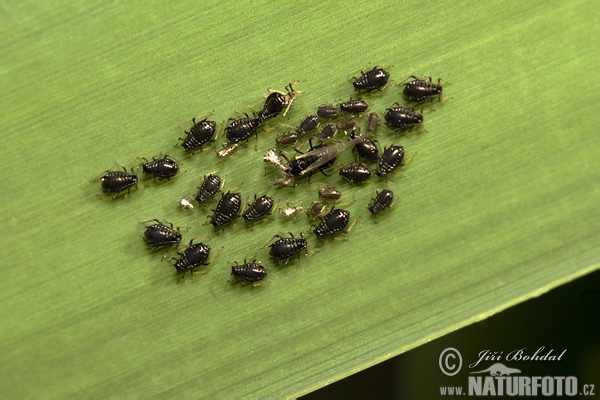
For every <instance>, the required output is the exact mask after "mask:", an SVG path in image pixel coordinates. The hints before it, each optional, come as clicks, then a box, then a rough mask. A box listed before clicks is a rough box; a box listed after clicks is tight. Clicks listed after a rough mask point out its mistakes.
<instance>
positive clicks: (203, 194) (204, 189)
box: [195, 174, 221, 204]
mask: <svg viewBox="0 0 600 400" xmlns="http://www.w3.org/2000/svg"><path fill="white" fill-rule="evenodd" d="M220 187H221V178H220V177H219V176H218V175H212V174H210V175H208V176H205V177H204V181H203V182H202V185H200V187H199V188H198V194H197V195H196V197H195V198H196V201H197V202H198V203H200V204H202V203H204V202H205V201H206V200H208V199H210V198H211V197H213V196H214V195H215V194H216V193H217V192H218V191H219V189H220Z"/></svg>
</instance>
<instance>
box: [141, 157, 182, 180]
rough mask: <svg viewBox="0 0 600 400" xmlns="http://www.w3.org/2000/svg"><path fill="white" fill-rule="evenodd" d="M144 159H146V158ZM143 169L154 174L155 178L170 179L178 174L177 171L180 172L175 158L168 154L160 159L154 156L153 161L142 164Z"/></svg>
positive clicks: (146, 172)
mask: <svg viewBox="0 0 600 400" xmlns="http://www.w3.org/2000/svg"><path fill="white" fill-rule="evenodd" d="M142 159H143V160H146V159H145V158H142ZM146 161H148V160H146ZM142 169H143V171H144V173H145V174H149V175H153V176H154V178H155V179H156V178H166V179H170V178H172V177H174V176H175V175H177V172H179V165H177V162H175V160H172V159H170V158H169V156H168V155H165V156H164V157H163V158H158V159H157V158H154V157H152V161H149V162H146V163H144V164H143V165H142Z"/></svg>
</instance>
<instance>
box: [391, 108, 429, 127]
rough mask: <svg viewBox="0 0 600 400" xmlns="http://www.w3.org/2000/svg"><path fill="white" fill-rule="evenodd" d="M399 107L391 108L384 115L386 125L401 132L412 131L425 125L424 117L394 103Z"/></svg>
mask: <svg viewBox="0 0 600 400" xmlns="http://www.w3.org/2000/svg"><path fill="white" fill-rule="evenodd" d="M394 105H397V107H390V108H388V109H387V111H386V113H385V114H384V116H383V117H384V118H385V124H386V125H389V126H391V127H394V128H398V129H400V130H405V129H412V128H414V127H415V126H419V125H421V124H422V123H423V116H422V115H421V114H417V113H416V112H414V111H413V110H409V109H408V108H404V107H401V106H400V105H399V104H398V103H394Z"/></svg>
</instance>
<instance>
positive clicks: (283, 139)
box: [275, 132, 298, 146]
mask: <svg viewBox="0 0 600 400" xmlns="http://www.w3.org/2000/svg"><path fill="white" fill-rule="evenodd" d="M297 141H298V134H297V133H294V132H292V133H286V134H285V135H280V136H277V137H276V138H275V144H276V145H277V146H285V145H290V144H294V143H296V142H297Z"/></svg>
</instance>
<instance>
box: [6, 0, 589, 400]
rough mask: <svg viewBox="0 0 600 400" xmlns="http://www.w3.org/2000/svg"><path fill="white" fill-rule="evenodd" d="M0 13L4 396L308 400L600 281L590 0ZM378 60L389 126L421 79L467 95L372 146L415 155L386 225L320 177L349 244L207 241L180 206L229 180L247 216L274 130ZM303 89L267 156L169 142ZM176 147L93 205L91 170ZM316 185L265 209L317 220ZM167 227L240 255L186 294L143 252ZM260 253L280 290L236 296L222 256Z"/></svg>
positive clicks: (232, 230)
mask: <svg viewBox="0 0 600 400" xmlns="http://www.w3.org/2000/svg"><path fill="white" fill-rule="evenodd" d="M0 13H1V19H0V26H1V28H0V33H1V37H2V45H1V47H0V49H1V50H0V59H1V60H2V71H1V72H2V73H1V74H0V79H1V80H2V81H1V83H2V88H3V96H2V100H1V104H0V110H1V112H2V118H1V122H0V123H1V124H2V125H1V132H3V139H4V142H5V160H6V163H5V166H4V168H2V184H3V190H2V192H1V194H0V196H2V201H1V203H0V207H1V209H0V211H2V212H3V214H5V215H4V222H3V223H2V224H1V225H0V226H1V229H2V237H3V246H2V247H1V250H0V256H1V257H2V258H1V259H3V260H5V262H4V265H3V271H2V273H3V278H4V279H3V280H2V283H1V284H0V285H2V287H1V290H0V293H1V296H2V308H1V310H0V321H1V322H2V331H1V335H2V336H1V337H0V339H1V340H0V354H1V356H0V361H1V362H0V374H1V375H2V376H3V379H2V383H1V384H0V393H1V394H2V395H3V397H5V398H19V397H69V396H71V397H76V396H77V397H82V396H83V397H105V396H107V395H112V396H118V397H147V396H151V395H158V396H161V397H175V396H189V397H211V398H215V397H216V398H232V397H242V396H246V397H264V396H276V397H282V396H296V395H299V394H301V393H306V392H309V391H311V390H314V389H316V388H318V387H321V386H323V385H326V384H328V383H330V382H333V381H335V380H338V379H340V378H342V377H344V376H347V375H349V374H351V373H353V372H356V371H359V370H362V369H364V368H365V367H367V366H369V365H373V364H375V363H377V362H380V361H382V360H384V359H387V358H389V357H392V356H394V355H396V354H399V353H402V352H404V351H406V350H408V349H410V348H413V347H416V346H418V345H420V344H422V343H425V342H427V341H429V340H431V339H433V338H436V337H439V336H441V335H443V334H445V333H448V332H451V331H453V330H455V329H457V328H459V327H462V326H465V325H467V324H469V323H471V322H474V321H477V320H480V319H483V318H485V317H486V316H489V315H491V314H493V313H495V312H497V311H499V310H502V309H504V308H506V307H509V306H511V305H513V304H516V303H518V302H520V301H522V300H524V299H527V298H530V297H532V296H536V295H539V294H541V293H543V292H545V291H546V290H548V289H549V288H552V287H555V286H557V285H560V284H562V283H564V282H567V281H570V280H572V279H574V278H575V277H578V276H581V275H584V274H586V273H588V272H590V271H593V270H595V269H598V266H599V265H600V264H599V262H600V260H599V258H600V256H599V251H598V243H599V242H600V240H599V239H600V230H599V226H600V225H599V224H598V222H599V216H600V209H599V208H598V204H599V200H600V190H599V189H600V184H599V182H600V180H599V178H600V167H599V166H598V163H597V159H598V156H599V155H600V146H599V144H600V143H599V140H598V138H597V129H594V127H597V125H598V117H597V115H598V113H597V105H598V100H599V99H598V97H599V95H598V90H597V88H598V84H597V82H598V72H597V71H598V68H597V60H598V55H599V51H598V44H597V41H596V40H594V39H595V38H596V37H597V36H598V33H599V32H598V24H597V21H598V13H599V12H598V7H597V5H596V3H595V2H593V1H579V2H548V1H539V2H535V1H531V2H520V1H503V2H485V3H478V2H456V1H453V2H443V1H440V2H436V3H431V4H426V5H425V4H422V3H418V2H403V3H397V2H390V3H385V2H373V1H369V2H354V3H352V4H351V5H350V4H349V3H346V2H306V3H295V4H286V5H280V4H278V3H277V4H276V3H273V2H244V1H243V2H235V3H221V2H203V3H191V2H187V3H178V4H166V3H159V2H156V3H137V4H135V3H116V4H108V3H91V2H85V3H83V2H81V3H77V2H52V3H36V2H33V3H30V2H5V3H4V4H3V7H2V10H1V11H0ZM369 62H370V63H372V65H390V66H393V68H391V69H390V72H391V74H392V79H393V82H392V85H390V87H388V88H387V89H386V91H384V93H383V94H382V95H381V96H369V97H368V101H369V103H370V104H371V109H373V110H376V111H378V112H379V113H380V114H382V112H383V110H384V109H385V107H389V105H390V104H392V103H393V102H395V101H399V100H401V96H400V92H401V89H400V88H398V87H396V86H394V84H397V83H399V82H400V81H401V80H402V79H404V78H405V77H406V76H408V75H410V74H423V73H426V74H428V75H432V76H433V77H434V78H437V77H442V78H444V79H446V80H448V81H450V82H452V85H451V86H448V87H447V90H446V92H447V93H448V95H450V96H452V99H451V100H449V101H447V102H444V103H442V104H437V103H436V104H434V106H433V107H432V110H431V111H426V114H425V119H426V123H425V124H424V128H425V129H426V130H427V131H428V133H410V134H407V135H403V136H400V137H398V136H394V135H393V134H392V133H391V131H390V130H388V129H386V128H385V127H383V126H380V128H379V131H378V139H379V141H380V143H381V144H382V145H387V144H389V143H390V142H392V141H393V142H395V143H396V144H403V145H404V146H405V148H406V150H407V152H408V153H409V154H412V153H415V152H416V153H417V155H416V156H415V158H414V159H413V160H412V161H411V163H410V164H409V165H408V166H407V167H405V168H403V171H401V172H402V173H400V172H398V173H396V174H395V176H394V177H393V178H391V179H390V180H388V181H387V183H386V185H387V186H388V187H389V188H391V189H393V190H394V191H395V193H396V203H395V205H394V208H393V209H392V210H391V212H389V213H387V214H386V215H382V216H381V217H380V218H378V219H374V218H371V217H370V215H369V213H368V211H367V210H366V208H365V206H366V204H367V203H368V201H369V199H370V197H371V196H372V194H373V193H374V192H375V190H376V189H378V188H381V187H382V186H383V183H382V182H381V181H379V180H375V179H374V180H372V181H371V182H370V183H369V184H367V185H365V186H362V187H359V188H355V187H352V186H351V185H349V184H344V183H341V182H339V180H338V178H337V177H331V178H329V179H325V178H321V177H319V178H315V181H321V182H326V183H335V184H336V185H339V187H340V188H341V189H342V190H343V191H344V197H343V200H344V201H350V202H352V201H353V202H354V203H353V204H351V205H348V206H347V208H348V209H349V210H350V211H351V213H352V216H353V218H354V217H360V218H359V220H358V223H357V225H356V226H355V227H354V229H353V230H352V231H351V232H350V233H349V234H348V235H347V237H348V240H347V241H342V240H339V241H338V240H336V241H331V240H327V241H326V242H325V243H324V244H323V245H321V246H315V245H316V241H315V239H314V237H312V235H308V236H310V237H309V247H310V249H311V253H310V254H309V255H308V256H303V257H302V259H301V260H299V261H295V262H294V263H292V264H291V265H289V266H287V267H276V266H275V265H273V264H272V263H271V262H270V261H269V260H268V251H267V250H266V249H263V250H261V249H260V248H261V247H262V246H263V245H264V244H265V243H266V242H267V241H268V240H269V238H270V237H272V236H273V235H274V234H275V233H277V232H279V231H290V230H292V231H294V232H295V233H298V232H299V231H305V232H308V231H309V227H310V223H309V222H308V221H306V217H305V216H304V215H301V216H299V217H298V218H297V220H294V221H289V222H282V221H281V218H280V216H279V215H275V216H273V217H271V218H270V219H269V220H268V221H265V222H264V223H261V224H259V225H257V226H256V227H255V228H254V229H253V230H251V229H248V228H246V227H244V226H243V224H242V223H241V222H239V221H238V222H237V225H236V226H234V227H228V228H227V229H226V230H225V231H224V232H222V233H220V234H217V233H215V232H214V231H213V230H212V227H210V225H207V224H205V218H206V215H207V214H208V210H207V209H208V208H209V207H205V208H203V209H194V210H186V211H182V210H179V209H177V207H176V202H177V200H178V199H179V198H180V197H181V196H182V195H186V194H187V195H190V194H193V193H194V192H195V190H196V189H195V186H196V185H197V183H198V182H199V181H200V180H201V177H202V176H203V175H204V174H205V173H207V172H210V171H214V170H219V171H220V173H221V174H223V175H224V176H227V184H226V186H227V188H232V187H235V186H240V185H242V186H241V189H239V190H241V191H242V194H243V196H244V197H245V198H250V197H251V196H252V195H253V194H254V193H256V192H258V191H260V190H264V189H266V188H268V187H270V185H269V180H273V179H274V177H275V174H274V173H273V172H272V171H270V172H269V173H268V175H267V177H264V170H263V162H262V160H261V159H262V155H263V154H264V153H265V152H266V150H267V149H268V148H269V147H271V146H272V143H273V141H272V137H273V136H274V135H276V134H278V133H277V132H283V131H285V130H286V129H287V128H285V127H281V126H279V125H278V122H283V123H286V124H289V125H292V126H293V125H297V124H298V123H299V122H300V120H301V119H302V118H303V117H304V116H305V115H306V114H308V113H311V112H314V109H315V107H316V106H317V105H319V104H323V103H327V102H336V101H337V100H338V99H340V98H347V97H348V96H349V95H350V94H352V86H351V85H350V83H349V81H348V79H349V78H350V77H351V76H354V75H357V74H358V73H359V70H360V69H361V68H362V67H363V66H365V65H366V64H367V63H369ZM304 79H305V80H306V82H305V83H303V84H301V85H298V87H297V88H298V89H299V90H302V91H303V92H304V93H303V94H302V95H301V96H299V97H298V99H297V102H296V103H295V108H294V110H293V111H292V112H291V113H290V114H289V119H287V118H280V119H279V120H278V121H272V122H270V123H269V127H268V128H269V129H271V128H275V129H276V130H277V131H276V132H274V131H269V132H264V131H263V132H261V133H260V134H259V139H258V144H257V147H258V149H257V150H255V149H254V146H253V141H251V145H250V146H248V148H246V149H240V151H239V152H237V154H235V156H234V157H233V158H231V159H229V160H226V161H225V162H223V163H219V162H218V161H217V160H216V157H215V156H214V153H213V152H212V150H211V151H207V152H205V153H203V154H196V155H195V156H194V157H191V158H190V157H187V156H186V155H185V154H184V153H183V151H182V149H181V148H177V149H174V148H173V145H174V144H175V141H176V140H177V138H178V137H180V136H182V131H183V129H184V128H185V127H186V126H187V125H188V123H189V120H190V119H191V117H192V116H193V115H197V114H200V113H202V112H206V111H210V110H214V111H215V113H214V115H213V118H214V119H215V120H217V121H221V120H225V119H227V118H229V117H232V116H235V113H234V112H235V111H237V112H249V111H251V110H253V109H256V108H258V107H260V106H261V103H262V97H263V96H264V95H266V93H267V90H266V89H267V88H272V89H278V90H283V87H284V86H285V85H286V84H287V83H288V82H290V81H293V80H304ZM221 141H222V138H220V139H219V140H218V142H219V143H218V144H216V145H215V147H213V149H214V148H219V147H218V146H220V142H221ZM161 152H162V153H163V154H164V153H167V152H168V153H169V154H172V155H173V156H175V157H176V158H178V159H180V160H181V161H183V163H184V164H183V166H182V169H183V170H185V171H186V172H185V173H184V174H183V175H182V176H180V177H178V178H177V179H176V180H173V181H172V182H166V183H156V184H155V183H153V182H151V181H146V182H144V183H143V186H145V187H144V188H142V189H140V190H139V191H133V192H132V193H131V195H130V196H127V197H126V198H125V199H123V200H116V201H113V200H111V199H98V197H97V194H99V193H100V187H99V183H97V182H96V183H94V184H92V183H89V180H90V179H91V178H93V177H94V176H95V175H97V174H99V173H100V172H101V171H103V170H106V169H110V168H113V163H114V161H118V162H120V163H123V164H126V165H127V166H132V165H134V164H136V163H138V162H139V160H138V159H137V157H142V156H144V157H151V156H153V155H156V154H158V153H161ZM340 158H341V159H342V161H343V162H344V163H348V162H350V161H351V159H352V157H351V155H350V154H344V155H343V156H341V157H340ZM316 190H317V187H316V186H309V185H307V184H306V183H305V182H302V184H301V185H300V186H299V187H297V188H295V189H293V190H292V189H282V190H280V191H275V190H273V189H271V192H270V193H271V194H272V195H274V196H275V197H276V198H278V199H279V200H280V205H281V204H283V203H285V201H286V200H290V201H291V202H293V203H298V202H300V201H302V204H303V206H304V207H306V206H307V205H308V204H310V202H311V201H312V200H314V199H315V197H316ZM213 205H214V204H213ZM151 218H159V219H166V220H169V221H172V222H173V223H174V224H175V225H176V226H182V227H190V229H188V230H186V231H183V232H184V242H186V241H188V240H189V239H190V238H192V237H199V236H210V237H211V240H210V244H211V246H213V248H217V247H220V246H224V249H223V251H222V252H221V254H220V255H219V257H218V258H217V259H216V260H215V261H214V263H213V265H211V266H210V267H208V268H206V270H207V271H208V273H207V274H206V275H203V276H196V278H194V279H193V280H191V279H185V280H184V281H183V282H181V284H179V285H176V281H177V278H176V276H175V274H174V270H173V268H172V267H171V266H169V264H168V263H167V262H162V263H161V262H160V261H159V260H160V254H162V253H160V252H158V253H157V252H150V251H148V250H147V248H146V247H145V246H144V244H143V242H142V240H141V235H142V233H143V225H142V224H140V222H141V221H144V220H147V219H151ZM313 249H316V251H312V250H313ZM172 254H174V253H172ZM254 254H256V255H257V258H258V259H260V260H262V261H263V263H264V264H265V266H266V267H267V269H268V270H269V276H268V282H267V284H266V285H264V286H262V287H259V288H249V287H238V286H236V285H231V284H229V283H228V282H227V280H228V272H229V271H228V270H229V264H228V263H229V262H230V261H233V260H237V261H241V260H242V259H244V258H245V257H251V256H253V255H254Z"/></svg>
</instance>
